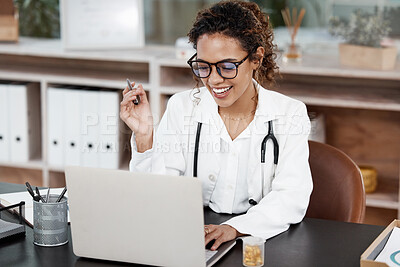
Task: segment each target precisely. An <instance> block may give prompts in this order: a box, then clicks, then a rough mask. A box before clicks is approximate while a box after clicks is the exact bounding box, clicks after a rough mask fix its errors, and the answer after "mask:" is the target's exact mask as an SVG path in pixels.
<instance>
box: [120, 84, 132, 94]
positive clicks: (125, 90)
mask: <svg viewBox="0 0 400 267" xmlns="http://www.w3.org/2000/svg"><path fill="white" fill-rule="evenodd" d="M131 86H132V88H134V87H135V82H132V83H131ZM129 91H131V89H130V88H129V86H126V87H125V89H124V90H123V91H122V94H123V95H125V94H126V93H128V92H129Z"/></svg>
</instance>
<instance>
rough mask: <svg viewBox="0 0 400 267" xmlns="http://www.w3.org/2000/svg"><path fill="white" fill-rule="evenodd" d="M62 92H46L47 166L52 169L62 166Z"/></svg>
mask: <svg viewBox="0 0 400 267" xmlns="http://www.w3.org/2000/svg"><path fill="white" fill-rule="evenodd" d="M64 91H65V89H63V88H55V87H50V88H48V91H47V107H48V111H47V114H48V115H47V121H48V140H47V144H48V146H47V147H48V164H49V165H50V166H53V167H54V166H57V167H60V166H64V131H65V128H64V110H65V107H64V98H65V94H64ZM71 109H73V108H71Z"/></svg>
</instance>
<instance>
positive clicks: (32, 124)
mask: <svg viewBox="0 0 400 267" xmlns="http://www.w3.org/2000/svg"><path fill="white" fill-rule="evenodd" d="M9 107H10V108H9V112H10V113H9V114H10V116H9V118H10V144H11V146H10V159H11V161H12V162H27V161H29V160H30V159H32V158H33V157H40V149H41V134H40V131H41V119H40V87H39V84H37V83H25V84H18V83H15V84H14V83H12V84H10V85H9Z"/></svg>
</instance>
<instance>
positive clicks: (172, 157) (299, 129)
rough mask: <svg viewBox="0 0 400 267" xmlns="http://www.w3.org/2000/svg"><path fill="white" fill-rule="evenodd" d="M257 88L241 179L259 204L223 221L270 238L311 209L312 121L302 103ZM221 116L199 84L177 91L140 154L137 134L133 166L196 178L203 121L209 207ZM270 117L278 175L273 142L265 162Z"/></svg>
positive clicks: (201, 167) (202, 162)
mask: <svg viewBox="0 0 400 267" xmlns="http://www.w3.org/2000/svg"><path fill="white" fill-rule="evenodd" d="M256 88H258V106H257V109H256V113H255V117H254V121H253V122H254V126H255V128H254V129H253V131H252V134H251V137H250V138H251V140H250V153H249V160H248V166H247V168H248V171H247V172H248V173H249V174H250V175H247V177H243V178H242V179H247V187H248V188H247V190H248V192H247V193H248V198H249V199H253V200H255V201H257V202H258V204H257V205H255V206H253V207H251V208H250V209H248V211H247V213H245V214H243V215H239V216H236V217H234V218H232V219H230V220H228V221H227V222H224V224H228V225H231V226H232V227H234V228H235V229H236V230H238V231H239V232H241V233H243V234H250V235H253V236H258V237H262V238H265V239H268V238H270V237H272V236H275V235H277V234H279V233H281V232H283V231H285V230H287V229H288V228H289V226H290V224H294V223H299V222H300V221H301V220H302V219H303V217H304V215H305V212H306V210H307V207H308V202H309V197H310V194H311V191H312V179H311V172H310V167H309V164H308V142H307V141H308V134H309V131H310V122H309V118H308V115H307V110H306V107H305V105H304V104H303V103H302V102H300V101H297V100H294V99H292V98H289V97H287V96H284V95H282V94H279V93H277V92H274V91H269V90H266V89H264V88H262V87H261V86H259V85H258V84H256ZM216 116H219V114H218V106H217V104H216V103H215V101H214V99H213V98H212V96H211V94H210V92H208V91H207V89H206V88H200V92H199V93H196V90H195V89H194V90H188V91H184V92H181V93H178V94H175V95H174V96H172V97H171V98H170V100H169V102H168V105H167V109H166V111H165V114H164V116H163V118H162V119H161V121H160V124H159V126H158V127H157V129H156V131H155V134H154V135H153V136H154V140H153V148H152V149H150V150H147V151H146V152H144V153H138V152H137V150H136V144H135V138H134V136H132V139H131V144H132V160H131V162H130V170H131V171H134V172H152V173H159V174H170V175H184V176H192V174H193V156H194V144H195V138H196V130H197V123H198V122H202V123H203V125H202V129H201V135H200V145H199V147H200V151H199V156H198V162H199V163H198V178H199V179H200V180H201V182H202V186H203V204H204V205H205V206H208V205H209V203H210V199H211V195H212V194H213V190H212V188H213V187H214V186H215V184H216V180H217V179H218V173H219V172H220V166H219V164H218V160H217V159H218V149H219V148H218V147H219V144H220V140H219V138H220V135H219V134H218V132H217V131H219V130H220V129H221V128H220V126H221V125H219V124H220V123H221V122H222V120H221V119H220V118H217V117H216ZM270 120H272V121H273V128H274V134H275V136H276V138H277V140H278V144H279V161H278V166H277V168H276V171H275V177H274V175H273V169H274V168H273V145H272V142H271V140H269V141H268V142H267V150H266V157H265V158H266V162H265V163H264V164H261V142H262V140H263V139H264V137H265V135H266V134H267V132H268V121H270ZM222 126H223V125H222ZM239 164H240V163H239ZM262 165H264V166H262ZM262 168H263V170H262ZM262 172H264V196H262V188H261V184H262ZM210 177H217V179H210ZM239 190H240V189H239Z"/></svg>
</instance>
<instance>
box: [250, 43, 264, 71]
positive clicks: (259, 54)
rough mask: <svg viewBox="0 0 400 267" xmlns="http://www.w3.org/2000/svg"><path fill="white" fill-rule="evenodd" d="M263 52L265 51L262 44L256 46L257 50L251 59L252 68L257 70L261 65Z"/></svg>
mask: <svg viewBox="0 0 400 267" xmlns="http://www.w3.org/2000/svg"><path fill="white" fill-rule="evenodd" d="M264 53H265V49H264V47H262V46H259V47H258V48H257V51H256V52H255V55H254V60H253V62H252V63H253V64H252V65H253V69H254V70H257V69H258V68H259V67H260V66H261V64H262V61H263V59H264Z"/></svg>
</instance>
